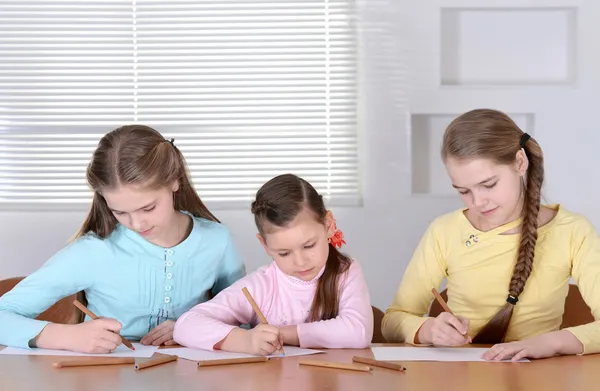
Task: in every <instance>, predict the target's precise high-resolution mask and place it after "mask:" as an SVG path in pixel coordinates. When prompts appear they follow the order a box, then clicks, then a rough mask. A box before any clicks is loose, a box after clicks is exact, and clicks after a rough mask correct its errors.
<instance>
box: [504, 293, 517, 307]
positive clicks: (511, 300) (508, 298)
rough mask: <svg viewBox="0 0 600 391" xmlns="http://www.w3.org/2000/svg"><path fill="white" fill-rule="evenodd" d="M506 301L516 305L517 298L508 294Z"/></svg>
mask: <svg viewBox="0 0 600 391" xmlns="http://www.w3.org/2000/svg"><path fill="white" fill-rule="evenodd" d="M506 302H507V303H509V304H512V305H516V304H517V303H518V302H519V298H518V297H516V296H513V295H508V297H507V298H506Z"/></svg>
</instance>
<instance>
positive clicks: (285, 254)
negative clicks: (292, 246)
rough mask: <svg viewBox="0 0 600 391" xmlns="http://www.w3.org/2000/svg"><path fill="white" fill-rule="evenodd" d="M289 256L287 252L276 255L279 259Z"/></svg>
mask: <svg viewBox="0 0 600 391" xmlns="http://www.w3.org/2000/svg"><path fill="white" fill-rule="evenodd" d="M289 254H290V253H289V252H287V253H278V254H277V255H279V256H280V257H282V258H283V257H287V256H288V255H289Z"/></svg>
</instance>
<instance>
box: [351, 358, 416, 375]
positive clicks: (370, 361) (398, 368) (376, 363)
mask: <svg viewBox="0 0 600 391" xmlns="http://www.w3.org/2000/svg"><path fill="white" fill-rule="evenodd" d="M352 362H358V363H361V364H367V365H372V366H374V367H381V368H387V369H393V370H394V371H400V372H404V371H406V368H405V367H403V366H402V365H400V364H394V363H391V362H385V361H379V360H373V359H371V358H366V357H359V356H354V357H352Z"/></svg>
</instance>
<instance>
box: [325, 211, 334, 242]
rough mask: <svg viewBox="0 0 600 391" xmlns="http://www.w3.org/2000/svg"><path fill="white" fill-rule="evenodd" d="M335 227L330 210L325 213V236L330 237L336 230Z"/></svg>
mask: <svg viewBox="0 0 600 391" xmlns="http://www.w3.org/2000/svg"><path fill="white" fill-rule="evenodd" d="M336 229H337V227H336V225H335V218H333V213H331V211H330V210H328V211H327V213H326V214H325V230H326V231H327V237H328V238H331V237H332V236H333V235H334V234H335V231H336Z"/></svg>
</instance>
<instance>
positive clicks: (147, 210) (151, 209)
mask: <svg viewBox="0 0 600 391" xmlns="http://www.w3.org/2000/svg"><path fill="white" fill-rule="evenodd" d="M154 208H156V205H155V206H153V207H151V208H148V209H144V212H152V211H153V210H154Z"/></svg>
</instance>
